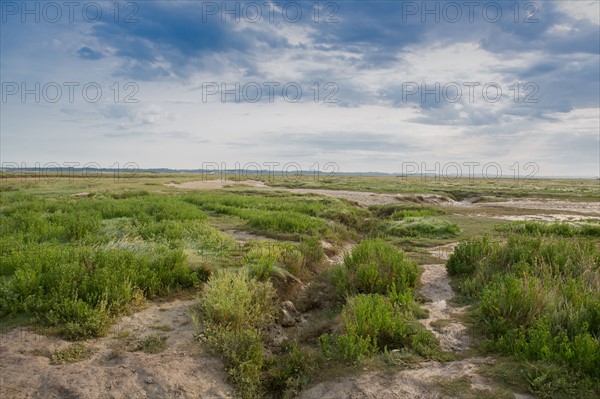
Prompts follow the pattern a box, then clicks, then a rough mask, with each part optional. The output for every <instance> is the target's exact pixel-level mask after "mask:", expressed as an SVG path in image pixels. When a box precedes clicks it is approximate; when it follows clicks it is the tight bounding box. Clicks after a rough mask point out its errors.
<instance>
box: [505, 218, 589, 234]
mask: <svg viewBox="0 0 600 399" xmlns="http://www.w3.org/2000/svg"><path fill="white" fill-rule="evenodd" d="M496 230H497V231H499V232H503V233H510V234H524V235H530V236H556V237H600V225H598V224H592V223H565V222H562V223H547V222H512V223H509V224H504V225H500V226H497V227H496Z"/></svg>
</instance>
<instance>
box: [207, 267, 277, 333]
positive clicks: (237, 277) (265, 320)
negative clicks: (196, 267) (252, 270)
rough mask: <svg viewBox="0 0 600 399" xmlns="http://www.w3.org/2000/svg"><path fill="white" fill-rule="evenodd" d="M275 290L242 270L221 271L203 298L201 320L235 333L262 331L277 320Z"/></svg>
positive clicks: (212, 278)
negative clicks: (261, 329)
mask: <svg viewBox="0 0 600 399" xmlns="http://www.w3.org/2000/svg"><path fill="white" fill-rule="evenodd" d="M275 302H276V301H275V290H274V288H273V285H272V284H271V283H270V282H268V281H265V282H263V281H258V280H255V279H253V278H251V277H249V276H248V274H247V273H245V272H244V271H243V270H239V271H231V270H220V271H218V272H217V273H215V274H213V275H212V276H211V277H210V278H209V280H208V282H207V283H206V285H205V287H204V290H203V291H202V296H201V298H200V302H199V305H200V311H201V314H202V318H203V319H204V320H205V321H208V322H210V323H212V324H214V325H218V326H223V327H227V328H229V329H231V330H233V331H241V330H243V329H260V328H262V327H264V326H266V325H268V324H270V323H271V322H272V321H273V320H274V319H275V314H276V311H277V307H276V305H275Z"/></svg>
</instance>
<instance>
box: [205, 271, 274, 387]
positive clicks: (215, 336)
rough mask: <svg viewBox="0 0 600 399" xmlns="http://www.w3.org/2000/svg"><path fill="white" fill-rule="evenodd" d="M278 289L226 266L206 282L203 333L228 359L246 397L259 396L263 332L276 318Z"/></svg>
mask: <svg viewBox="0 0 600 399" xmlns="http://www.w3.org/2000/svg"><path fill="white" fill-rule="evenodd" d="M275 295H276V294H275V289H274V288H273V286H272V284H271V283H270V282H269V281H264V282H263V281H258V280H256V279H253V278H251V277H249V275H248V273H247V272H245V271H244V270H238V271H230V270H223V271H220V272H218V273H216V274H214V275H213V276H212V277H211V278H210V279H209V280H208V282H207V284H206V287H205V289H204V291H203V292H202V297H201V299H200V301H199V304H198V312H199V316H200V319H201V320H202V322H203V323H204V329H203V331H202V337H203V339H204V340H205V342H206V343H207V344H208V346H209V347H210V348H211V349H212V350H213V351H214V352H215V353H217V354H219V355H220V356H221V357H222V358H223V359H224V361H225V364H226V367H227V369H228V371H229V376H230V378H231V380H232V381H233V382H234V383H235V384H236V385H237V387H238V390H239V393H240V395H241V396H242V397H244V398H255V397H260V396H261V395H262V394H263V392H264V387H263V384H262V381H261V376H262V369H263V365H264V344H263V342H262V337H261V332H262V330H263V329H265V328H266V327H267V326H268V325H270V324H272V323H273V322H274V320H275V315H276V307H275V301H274V298H275Z"/></svg>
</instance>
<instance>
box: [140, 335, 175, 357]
mask: <svg viewBox="0 0 600 399" xmlns="http://www.w3.org/2000/svg"><path fill="white" fill-rule="evenodd" d="M167 339H168V337H167V336H166V335H161V334H150V335H148V336H146V337H144V338H142V339H140V340H139V341H138V343H137V346H136V347H135V350H136V351H142V352H144V353H148V354H156V353H160V352H162V351H164V350H165V349H167Z"/></svg>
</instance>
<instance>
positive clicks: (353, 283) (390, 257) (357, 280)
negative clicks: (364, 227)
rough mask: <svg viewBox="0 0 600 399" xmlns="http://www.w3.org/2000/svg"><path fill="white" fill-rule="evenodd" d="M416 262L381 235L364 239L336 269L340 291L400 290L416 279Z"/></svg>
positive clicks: (400, 291) (408, 286)
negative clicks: (376, 237) (383, 239)
mask: <svg viewBox="0 0 600 399" xmlns="http://www.w3.org/2000/svg"><path fill="white" fill-rule="evenodd" d="M417 274H418V269H417V264H416V263H415V262H413V261H411V260H410V259H408V257H407V256H406V254H405V253H404V252H403V251H401V250H399V249H397V248H396V247H394V246H393V245H391V244H388V243H386V242H384V241H382V240H381V239H366V240H363V241H362V242H361V243H360V244H359V245H357V246H356V247H354V248H353V249H352V252H351V253H350V254H349V255H347V256H346V257H345V258H344V264H343V265H342V266H340V268H339V269H338V277H337V286H338V289H339V291H340V293H342V294H346V295H348V294H356V293H380V294H387V293H392V292H394V293H396V292H399V293H402V292H405V291H406V290H407V289H409V288H411V287H414V286H415V284H416V282H417Z"/></svg>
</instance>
